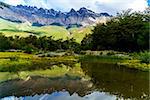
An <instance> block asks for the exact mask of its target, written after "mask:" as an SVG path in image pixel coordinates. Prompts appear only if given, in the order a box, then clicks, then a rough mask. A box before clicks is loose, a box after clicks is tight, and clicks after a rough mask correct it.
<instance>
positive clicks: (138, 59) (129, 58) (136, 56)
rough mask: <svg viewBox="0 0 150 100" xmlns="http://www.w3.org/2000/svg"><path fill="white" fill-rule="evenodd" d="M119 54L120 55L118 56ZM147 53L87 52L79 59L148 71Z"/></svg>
mask: <svg viewBox="0 0 150 100" xmlns="http://www.w3.org/2000/svg"><path fill="white" fill-rule="evenodd" d="M119 53H120V54H119ZM149 57H150V56H149V52H140V53H131V54H130V53H124V52H115V51H114V52H113V51H97V52H96V51H94V52H93V51H88V53H87V55H83V56H81V57H80V60H81V61H92V62H93V61H94V62H104V63H114V64H117V65H118V66H123V67H128V68H135V69H139V70H142V71H149V70H150V63H149Z"/></svg>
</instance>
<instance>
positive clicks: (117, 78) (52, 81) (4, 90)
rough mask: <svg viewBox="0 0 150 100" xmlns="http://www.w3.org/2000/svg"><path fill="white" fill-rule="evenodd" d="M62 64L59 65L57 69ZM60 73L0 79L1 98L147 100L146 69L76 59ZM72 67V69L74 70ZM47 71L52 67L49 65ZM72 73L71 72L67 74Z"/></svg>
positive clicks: (12, 99) (22, 99) (25, 99)
mask: <svg viewBox="0 0 150 100" xmlns="http://www.w3.org/2000/svg"><path fill="white" fill-rule="evenodd" d="M61 68H62V70H63V67H60V69H61ZM66 69H67V73H66V72H62V70H59V71H60V72H59V71H58V72H57V73H56V74H59V73H64V74H62V75H56V76H55V75H53V77H52V76H51V75H49V76H46V77H45V76H44V74H41V75H40V74H39V75H37V76H30V77H29V79H28V80H21V79H13V80H7V81H3V82H1V83H0V98H1V99H2V100H120V99H121V100H124V99H128V100H149V99H150V96H149V72H143V71H139V70H136V69H129V68H125V67H122V66H117V65H116V64H110V63H102V62H86V61H82V62H78V67H77V68H75V67H74V66H67V67H66ZM75 69H76V70H75ZM50 70H51V72H52V71H53V69H50ZM70 73H73V74H70Z"/></svg>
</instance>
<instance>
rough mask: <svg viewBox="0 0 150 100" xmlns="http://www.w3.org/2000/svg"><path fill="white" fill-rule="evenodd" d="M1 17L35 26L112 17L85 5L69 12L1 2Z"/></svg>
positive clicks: (87, 22)
mask: <svg viewBox="0 0 150 100" xmlns="http://www.w3.org/2000/svg"><path fill="white" fill-rule="evenodd" d="M0 17H1V18H3V19H6V20H9V21H12V22H18V23H24V22H29V23H31V24H32V25H33V26H44V25H57V26H67V27H68V26H69V27H71V26H72V25H76V26H86V25H92V24H94V23H96V22H98V21H99V20H102V19H103V18H104V17H105V18H107V17H110V15H109V14H108V13H95V12H93V11H92V10H89V9H87V8H85V7H83V8H80V9H79V10H78V11H76V10H74V9H71V10H70V11H69V12H61V11H55V10H54V9H43V8H37V7H31V6H23V5H18V6H11V5H8V4H5V3H3V2H0Z"/></svg>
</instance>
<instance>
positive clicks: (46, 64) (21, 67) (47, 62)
mask: <svg viewBox="0 0 150 100" xmlns="http://www.w3.org/2000/svg"><path fill="white" fill-rule="evenodd" d="M43 55H44V56H43ZM52 55H53V56H52ZM149 55H150V53H149V52H144V53H125V52H116V51H85V52H81V54H80V55H76V54H73V53H72V54H67V53H56V54H53V53H46V54H40V55H39V54H37V55H35V54H26V53H22V52H0V72H18V71H32V70H39V69H42V70H46V69H50V68H51V66H53V65H59V66H60V65H61V64H63V65H66V66H70V65H73V64H75V63H76V62H78V61H80V60H81V61H97V62H103V63H113V64H117V65H119V66H122V67H128V68H135V69H139V70H142V71H149V70H150V63H149V62H148V61H149Z"/></svg>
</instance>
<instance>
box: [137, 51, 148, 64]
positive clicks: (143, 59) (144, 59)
mask: <svg viewBox="0 0 150 100" xmlns="http://www.w3.org/2000/svg"><path fill="white" fill-rule="evenodd" d="M138 58H139V59H140V60H141V62H142V63H147V64H148V63H150V52H148V51H145V52H140V54H139V57H138Z"/></svg>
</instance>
